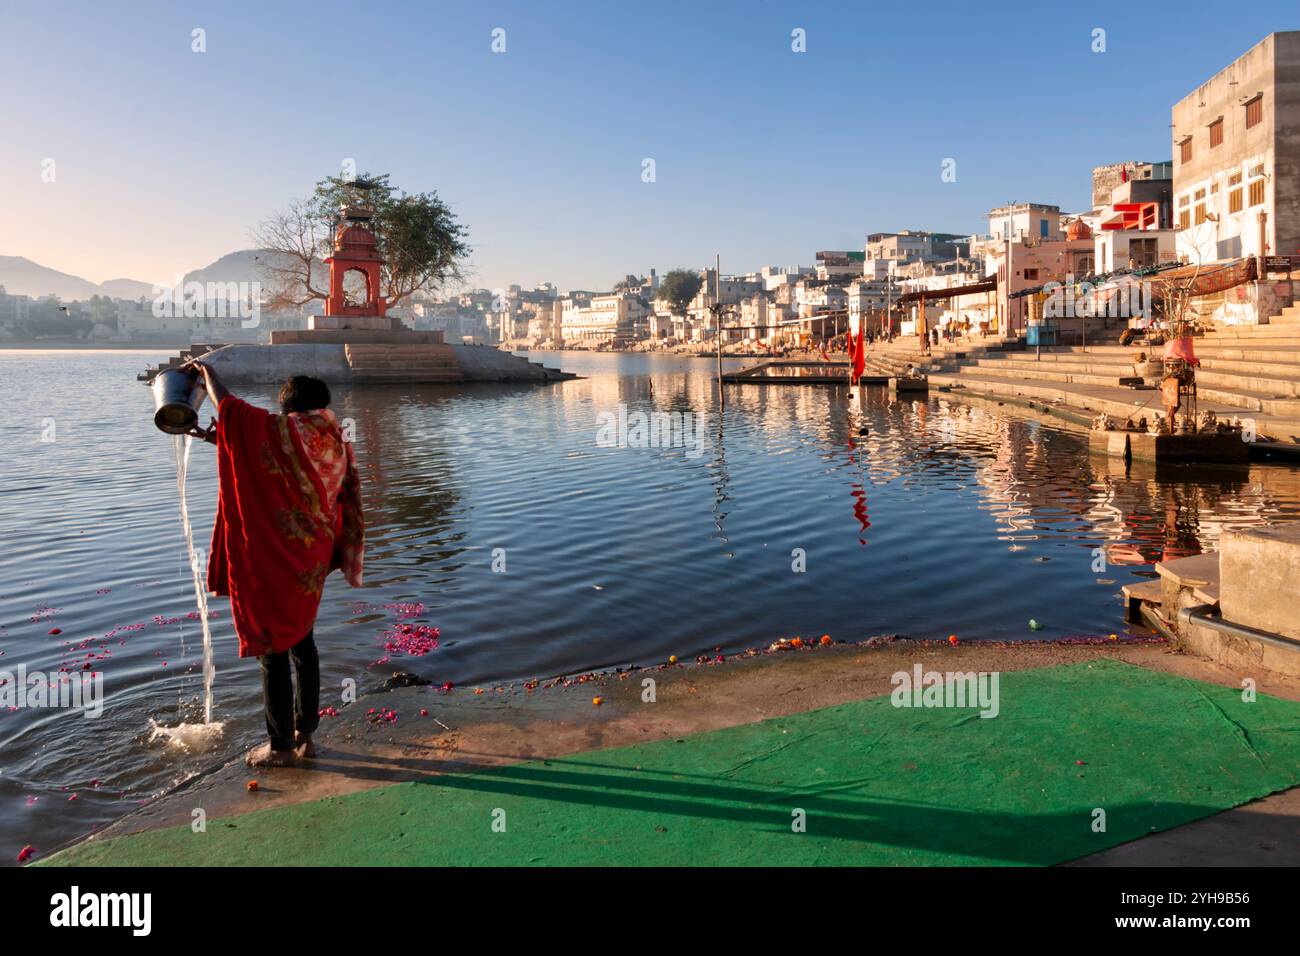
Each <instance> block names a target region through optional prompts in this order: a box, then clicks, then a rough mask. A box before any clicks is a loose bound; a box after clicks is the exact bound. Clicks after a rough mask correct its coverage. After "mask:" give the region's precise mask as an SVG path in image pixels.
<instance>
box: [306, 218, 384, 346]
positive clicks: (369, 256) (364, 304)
mask: <svg viewBox="0 0 1300 956" xmlns="http://www.w3.org/2000/svg"><path fill="white" fill-rule="evenodd" d="M372 219H374V213H373V212H372V211H371V210H370V209H369V208H368V207H366V206H359V205H349V206H344V207H343V208H342V209H341V210H340V212H339V221H338V224H337V225H336V226H335V228H334V254H333V255H332V256H329V257H328V258H327V259H326V260H325V262H326V263H327V264H328V265H329V267H330V288H329V297H328V298H327V299H326V300H325V314H324V315H323V316H313V317H312V319H311V321H310V324H309V327H310V328H311V329H322V330H334V331H338V330H343V329H367V330H372V331H390V330H391V331H397V330H401V329H402V325H401V323H400V322H399V321H398V320H396V319H393V318H390V317H389V316H388V303H387V301H385V299H384V297H383V296H382V295H380V294H379V287H380V276H381V275H382V273H383V269H384V257H383V255H382V254H381V253H380V251H379V240H378V239H377V238H376V237H375V234H374V232H373V231H372V230H371V227H370V222H371V220H372ZM349 277H354V278H353V281H352V282H349V283H348V284H349V285H351V286H353V288H356V286H357V285H359V284H361V283H363V284H364V291H363V292H362V293H361V295H360V296H358V295H357V294H356V293H353V294H352V295H349V294H348V292H347V291H345V289H344V280H345V279H347V278H349ZM356 278H359V279H360V280H361V283H358V282H356V281H355V280H356Z"/></svg>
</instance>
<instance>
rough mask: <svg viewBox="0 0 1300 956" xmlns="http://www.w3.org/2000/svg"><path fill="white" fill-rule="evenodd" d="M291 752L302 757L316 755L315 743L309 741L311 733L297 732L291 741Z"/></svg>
mask: <svg viewBox="0 0 1300 956" xmlns="http://www.w3.org/2000/svg"><path fill="white" fill-rule="evenodd" d="M293 752H294V753H295V754H297V755H298V756H299V757H300V758H303V759H306V758H308V757H314V756H316V745H315V744H314V743H312V742H311V734H302V733H300V734H297V735H296V736H295V737H294V741H293Z"/></svg>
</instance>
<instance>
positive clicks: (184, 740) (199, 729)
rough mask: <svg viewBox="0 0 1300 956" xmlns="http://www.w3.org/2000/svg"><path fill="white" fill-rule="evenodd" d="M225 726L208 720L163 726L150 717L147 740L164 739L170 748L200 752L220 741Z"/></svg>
mask: <svg viewBox="0 0 1300 956" xmlns="http://www.w3.org/2000/svg"><path fill="white" fill-rule="evenodd" d="M225 726H226V725H225V724H224V723H222V722H217V723H212V722H209V723H205V724H177V725H176V726H175V727H164V726H162V725H161V724H159V723H158V722H157V721H155V720H153V719H150V721H149V729H150V731H151V733H150V734H149V742H150V743H153V742H154V741H155V740H162V741H166V743H167V746H168V747H169V748H171V749H172V750H180V751H183V752H185V753H187V754H201V753H205V752H207V751H209V750H211V749H212V748H213V747H215V746H216V745H217V744H218V743H219V742H220V741H221V735H222V732H223V731H224V730H225Z"/></svg>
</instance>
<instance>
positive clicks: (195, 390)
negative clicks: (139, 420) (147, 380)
mask: <svg viewBox="0 0 1300 956" xmlns="http://www.w3.org/2000/svg"><path fill="white" fill-rule="evenodd" d="M206 395H207V389H206V388H204V386H203V376H201V375H197V374H195V373H193V372H188V371H182V370H181V369H178V368H168V369H163V370H162V371H161V372H159V373H158V374H157V375H155V376H154V378H153V403H154V407H155V409H156V411H155V412H154V413H153V423H154V424H155V425H157V426H158V428H159V430H161V431H164V432H166V433H167V434H169V435H183V434H185V433H186V432H187V431H189V430H190V429H191V428H193V427H194V426H195V425H197V424H198V422H199V406H200V405H202V404H203V399H204V397H205V396H206Z"/></svg>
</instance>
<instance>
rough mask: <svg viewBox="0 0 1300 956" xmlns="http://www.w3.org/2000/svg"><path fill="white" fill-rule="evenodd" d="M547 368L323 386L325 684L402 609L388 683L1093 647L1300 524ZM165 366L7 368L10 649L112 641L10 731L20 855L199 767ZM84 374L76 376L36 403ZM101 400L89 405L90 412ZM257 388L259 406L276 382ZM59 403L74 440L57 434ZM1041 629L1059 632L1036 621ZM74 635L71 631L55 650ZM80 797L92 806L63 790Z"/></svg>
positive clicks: (676, 362) (74, 363) (634, 367)
mask: <svg viewBox="0 0 1300 956" xmlns="http://www.w3.org/2000/svg"><path fill="white" fill-rule="evenodd" d="M531 357H532V358H534V359H538V358H541V359H542V360H544V361H545V362H546V364H549V365H559V366H562V367H564V368H566V369H569V370H572V371H575V372H577V373H578V374H579V375H582V376H584V377H583V378H580V379H576V380H573V381H568V382H564V383H561V384H557V385H552V386H548V387H536V386H505V385H500V386H492V385H488V386H478V387H475V388H457V387H455V386H433V387H427V388H419V389H404V388H368V389H351V390H350V389H345V388H340V389H337V390H336V392H337V394H336V396H335V398H336V410H337V412H338V414H339V415H340V417H341V418H349V419H351V420H352V421H353V423H354V425H355V440H356V450H357V456H358V463H359V465H360V468H361V474H362V480H363V485H364V497H365V506H366V510H367V524H368V531H369V539H368V540H369V548H368V555H367V567H366V580H367V586H366V588H365V589H364V590H362V591H354V590H350V589H347V588H345V587H343V586H342V585H341V582H339V580H338V579H337V577H336V578H334V579H332V580H331V581H330V582H329V583H328V585H327V588H326V595H325V600H324V601H323V603H322V606H321V613H320V619H319V622H318V626H317V630H316V637H317V643H318V646H319V647H320V649H321V657H322V667H323V668H324V674H323V680H324V682H325V684H326V685H327V686H333V687H337V686H339V685H340V684H341V682H342V681H343V680H344V679H353V680H356V681H357V682H358V684H359V685H360V686H361V687H362V688H365V687H368V686H375V685H377V684H378V683H379V681H380V680H381V679H382V678H383V677H384V676H386V672H385V670H384V668H377V667H375V666H373V665H374V664H375V662H376V661H377V660H378V659H379V658H380V657H381V656H382V653H383V652H382V648H381V642H380V639H379V636H378V635H379V633H380V631H382V630H383V628H384V627H386V626H388V625H389V624H390V623H391V621H392V614H393V612H392V611H391V610H390V607H389V606H390V605H394V604H397V603H416V602H418V603H422V604H424V606H425V612H424V614H423V616H422V617H421V618H420V619H421V620H423V621H426V622H427V623H430V624H433V625H436V626H438V627H439V628H441V630H442V634H443V641H442V645H441V646H440V647H439V648H438V649H437V650H436V651H435V652H434V653H432V654H429V655H426V656H424V657H419V658H409V659H400V660H397V659H395V660H394V661H393V666H397V667H400V668H401V669H403V670H407V671H410V672H413V673H416V674H419V675H420V676H423V677H426V678H428V679H430V680H433V681H435V682H437V683H439V684H441V683H442V682H445V681H451V682H453V683H454V684H455V685H457V686H458V687H459V686H466V685H468V686H471V687H472V686H475V685H479V684H483V683H493V682H497V681H503V680H509V679H515V678H530V677H534V676H550V675H554V674H560V673H573V672H579V671H583V670H587V669H591V668H596V667H603V666H612V665H623V664H629V663H651V662H656V661H662V660H665V659H666V658H667V657H668V656H669V655H674V654H675V655H677V656H678V657H680V658H682V659H690V657H691V656H693V655H695V654H698V653H703V652H710V651H712V650H713V648H715V647H723V648H724V649H728V650H734V649H741V648H744V647H750V646H760V645H762V646H765V645H766V644H768V643H770V642H771V641H772V640H773V639H775V638H777V637H788V636H793V635H796V634H803V635H807V634H810V633H811V634H818V635H820V634H823V633H829V634H831V635H832V636H833V637H834V638H835V639H837V640H856V639H861V638H866V637H870V636H873V635H875V634H880V633H893V632H899V633H904V634H909V635H913V636H918V637H933V636H946V635H948V634H950V633H958V634H959V635H960V636H961V637H962V639H963V640H979V639H983V638H1016V637H1029V636H1034V637H1045V638H1048V639H1051V638H1057V637H1068V636H1073V635H1078V634H1098V633H1100V634H1105V633H1109V632H1111V631H1114V630H1116V629H1117V627H1118V625H1119V622H1120V620H1121V619H1122V613H1121V609H1120V608H1119V606H1118V603H1117V600H1116V596H1117V592H1118V588H1119V586H1120V585H1121V584H1123V583H1126V582H1127V581H1129V580H1132V579H1133V578H1134V577H1135V576H1141V575H1149V574H1150V573H1151V570H1152V564H1153V562H1155V561H1158V560H1161V559H1163V558H1167V557H1174V556H1178V555H1183V554H1190V553H1196V552H1198V551H1202V550H1206V549H1210V548H1213V547H1215V546H1216V544H1217V542H1218V540H1219V537H1220V535H1221V534H1222V532H1223V530H1224V529H1225V528H1226V527H1230V526H1234V525H1253V524H1261V523H1268V522H1274V521H1278V520H1282V519H1287V518H1294V517H1296V516H1297V514H1300V472H1298V471H1297V470H1296V469H1295V468H1293V467H1287V466H1278V465H1268V466H1264V465H1249V466H1240V467H1223V468H1213V469H1186V468H1170V469H1156V468H1153V467H1151V466H1146V465H1142V464H1140V463H1135V464H1133V465H1132V466H1125V465H1124V464H1123V463H1122V462H1115V461H1113V460H1110V459H1106V458H1097V457H1093V456H1090V454H1089V451H1088V445H1087V441H1086V436H1085V435H1082V434H1079V433H1076V432H1072V431H1067V430H1064V429H1062V428H1061V427H1059V426H1058V425H1056V424H1053V423H1052V422H1051V421H1047V420H1042V421H1040V420H1038V419H1037V418H1036V417H1033V416H1026V415H1021V414H1017V413H1012V412H1011V411H1010V410H1009V409H1004V408H998V407H997V406H995V405H992V404H989V403H967V402H961V401H954V400H951V399H950V398H949V397H948V396H946V395H942V394H934V395H930V396H915V395H912V396H907V397H902V398H900V397H899V396H896V395H891V394H890V393H889V392H888V391H887V390H885V389H883V388H878V387H868V388H866V389H863V390H860V391H855V390H850V389H849V388H848V387H847V386H838V385H836V386H826V387H796V386H761V385H728V386H726V397H727V402H726V409H725V414H721V413H720V410H719V407H718V397H717V390H716V389H717V386H716V383H715V381H714V377H713V374H714V366H713V363H712V361H711V360H694V359H689V358H676V357H665V356H636V355H583V354H577V353H567V354H564V355H545V356H539V355H537V354H536V353H534V354H533V355H532V356H531ZM158 358H159V356H155V355H150V356H123V355H104V354H102V353H101V354H95V353H85V354H72V353H56V354H53V355H49V354H46V355H41V354H38V353H6V352H0V407H4V408H6V409H7V413H6V415H5V416H4V417H3V418H0V442H2V443H3V446H4V447H5V448H6V449H7V450H9V453H8V454H6V455H4V456H0V481H2V482H3V491H4V495H3V499H0V501H2V502H3V503H2V504H0V536H2V537H3V540H4V541H5V543H6V550H5V553H4V554H3V556H0V652H3V653H4V656H3V657H2V658H0V664H3V666H4V667H6V668H12V667H14V666H16V665H17V664H18V663H24V664H26V665H27V666H28V667H29V668H41V669H46V670H50V671H57V669H58V667H59V666H60V664H61V663H62V662H64V661H65V660H67V659H68V658H69V656H70V651H69V649H68V647H67V646H65V644H64V641H65V640H66V639H67V638H68V637H75V638H76V639H77V641H78V642H80V641H82V640H87V641H90V642H91V645H90V647H91V649H93V650H96V651H98V650H100V648H101V645H102V649H103V650H106V651H110V652H111V654H110V656H109V657H108V658H107V659H106V660H105V661H104V662H103V667H104V670H105V673H106V681H105V686H106V689H107V690H108V692H109V693H110V695H111V696H110V706H109V707H108V709H107V710H106V712H105V716H104V718H102V719H101V720H99V721H94V722H91V723H94V724H95V725H96V726H94V727H93V728H87V727H86V726H85V723H86V722H84V721H80V720H79V718H74V717H70V716H69V715H67V714H63V713H55V712H42V713H36V712H32V711H25V712H16V713H9V714H0V755H3V758H4V766H5V771H6V772H5V774H4V775H3V776H0V836H4V837H6V838H12V839H14V840H17V839H21V838H22V837H23V836H24V835H25V833H26V832H29V831H31V830H33V829H39V830H40V831H41V832H43V833H46V834H48V837H47V841H48V842H50V843H53V842H57V839H58V838H60V837H69V836H73V835H77V834H80V833H83V832H85V830H86V829H88V828H89V827H90V826H91V825H92V824H95V823H102V822H104V821H106V820H108V819H111V818H112V817H113V816H115V815H117V814H119V813H120V812H122V810H123V809H129V808H130V807H131V806H134V802H133V801H134V800H136V799H139V798H142V797H144V796H145V795H147V794H148V793H149V792H151V791H153V790H155V789H157V788H159V787H161V786H165V785H168V784H170V783H173V782H175V781H177V780H179V779H183V778H184V777H185V776H186V775H188V774H190V773H193V772H195V770H196V769H197V765H196V766H190V765H188V764H185V763H183V762H182V763H180V764H178V763H177V762H176V761H175V760H173V759H172V758H169V757H164V756H163V755H161V754H158V753H155V752H153V751H151V750H149V749H148V748H147V747H146V746H144V744H143V743H142V735H143V732H144V729H145V728H146V727H147V720H148V718H149V717H155V718H157V719H159V720H161V721H162V722H165V723H175V722H177V718H178V717H179V716H184V715H186V714H188V713H190V712H191V710H192V708H193V706H194V703H195V701H196V700H197V698H198V695H199V692H200V690H201V679H200V674H199V673H198V669H197V665H198V660H199V652H200V646H199V641H198V640H197V634H198V630H197V627H196V626H195V625H194V624H193V622H190V621H187V620H186V619H185V617H184V615H185V613H186V612H187V611H189V610H192V601H193V594H192V592H190V593H188V595H187V591H186V588H187V586H188V580H187V576H188V567H187V566H186V564H185V562H184V559H183V556H182V555H183V545H182V542H181V540H180V533H179V530H178V527H177V518H176V496H175V487H174V481H173V479H172V478H171V477H169V474H170V470H169V464H168V459H167V454H168V452H169V448H170V446H169V445H168V444H167V443H166V442H165V441H163V440H160V439H159V436H158V434H157V433H156V432H155V431H154V430H153V427H152V424H151V422H150V411H151V409H150V406H149V399H148V395H147V393H146V391H145V389H143V388H142V387H141V386H139V385H138V384H137V383H136V382H135V381H134V374H135V371H136V370H137V369H138V368H140V367H142V366H143V365H144V363H145V361H157V360H158ZM725 364H726V366H727V367H728V368H735V367H738V365H739V363H736V362H730V361H729V362H727V363H725ZM74 378H75V380H77V381H79V382H83V383H84V385H85V388H84V390H81V391H78V392H76V393H75V394H73V393H72V392H70V391H68V392H57V391H51V390H50V389H49V387H48V383H49V382H51V381H65V380H69V379H74ZM86 391H88V392H90V393H93V394H95V395H97V396H99V397H100V399H101V400H100V401H98V402H96V403H94V404H93V405H92V406H90V407H87V406H86V404H85V403H84V402H83V401H82V400H81V398H80V396H81V395H83V394H84V393H85V392H86ZM247 397H249V398H250V399H251V400H253V401H256V402H258V403H260V404H263V405H264V406H267V407H270V406H271V405H272V404H273V402H274V390H273V389H263V390H253V391H251V392H249V393H248V395H247ZM620 407H622V408H624V409H625V410H626V411H627V412H629V413H631V412H636V411H640V412H646V413H650V412H673V413H689V414H691V415H692V416H693V417H694V418H695V419H696V420H697V421H702V422H704V423H705V425H706V427H705V430H704V448H703V454H700V455H692V454H691V453H690V449H688V448H684V447H680V446H674V445H669V446H668V447H648V448H626V447H625V448H617V447H604V446H602V445H601V443H600V442H599V441H598V439H597V435H598V431H599V427H600V425H599V416H600V415H601V413H611V412H612V413H618V411H619V409H620ZM46 417H53V418H54V419H55V420H56V421H57V422H58V423H59V429H60V432H59V434H60V439H59V440H58V441H56V442H52V443H45V442H42V441H41V440H40V434H41V430H40V428H39V427H37V423H40V422H41V421H42V420H43V419H44V418H46ZM190 504H191V510H192V513H193V515H194V521H195V528H196V534H197V535H198V537H199V538H200V539H203V538H205V537H206V535H207V534H208V530H209V529H210V528H211V521H212V514H213V511H214V506H215V469H214V466H213V462H212V460H211V457H210V456H209V457H204V456H202V455H198V454H196V457H195V460H194V461H193V462H192V464H191V476H190ZM864 545H865V546H864ZM1098 548H1102V549H1104V554H1105V555H1106V557H1107V561H1108V563H1109V565H1110V567H1109V568H1108V570H1107V571H1106V572H1105V574H1099V573H1097V572H1096V571H1094V570H1093V563H1094V557H1093V552H1094V550H1095V549H1098ZM795 549H802V552H803V554H804V555H805V565H804V570H803V571H802V572H796V570H795V569H794V567H793V566H792V561H791V557H792V552H794V550H795ZM496 553H500V554H502V555H503V556H504V559H505V560H504V566H503V567H502V568H500V569H496V570H494V567H493V560H492V556H493V554H496ZM42 606H48V607H49V608H54V609H58V610H57V613H56V616H55V618H54V619H53V620H50V619H47V618H45V617H42V616H40V613H39V612H40V608H41V607H42ZM217 606H218V610H219V611H220V610H224V608H222V607H221V606H220V605H217ZM1031 617H1032V618H1035V619H1036V620H1038V621H1040V622H1043V623H1044V624H1045V627H1046V629H1045V630H1044V631H1042V632H1036V633H1034V634H1033V635H1030V634H1029V633H1028V632H1027V630H1026V628H1025V622H1026V621H1027V620H1028V619H1029V618H1031ZM155 618H158V619H161V620H163V621H165V622H167V623H165V624H156V623H153V622H154V619H155ZM56 625H57V626H59V627H60V628H61V629H62V630H63V631H64V632H65V633H64V635H62V636H59V637H55V636H52V635H50V634H49V633H48V632H49V630H50V629H51V628H52V627H54V626H56ZM123 625H126V626H130V627H135V626H136V625H140V628H141V629H139V630H136V631H130V632H116V631H115V628H119V627H121V626H123ZM110 634H112V635H113V637H112V638H108V637H107V635H110ZM213 636H214V641H215V644H216V651H217V671H218V674H217V681H216V686H215V697H216V711H217V713H216V716H217V718H218V719H223V720H226V721H228V727H229V732H230V738H229V739H230V743H231V746H232V747H235V746H238V745H239V744H240V743H242V742H243V741H245V740H248V739H250V738H251V736H253V735H255V734H257V733H258V732H259V724H260V721H259V717H258V713H259V710H258V696H259V688H258V684H257V672H256V667H255V666H252V665H251V664H250V663H249V662H247V661H239V660H238V659H237V658H236V656H235V651H234V637H233V634H232V633H231V632H230V628H229V620H228V616H222V617H219V618H218V619H217V620H216V621H215V622H214V635H213ZM164 665H165V666H164ZM78 666H79V665H78ZM91 779H99V780H100V781H101V783H102V786H101V787H98V788H90V787H89V786H88V781H89V780H91ZM65 786H67V787H70V788H73V789H74V790H79V791H80V792H81V794H82V798H81V799H79V800H78V801H76V802H75V803H68V802H67V801H66V794H64V799H59V795H60V794H62V793H63V791H62V789H61V788H62V787H65ZM110 790H111V792H112V798H111V799H110V798H109V797H108V794H109V792H110ZM124 793H125V794H126V795H127V796H125V797H124V796H122V794H124ZM28 796H33V797H37V798H38V801H37V802H36V803H35V804H32V805H31V806H29V805H28V804H27V803H26V802H25V801H26V798H27V797H28Z"/></svg>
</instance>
